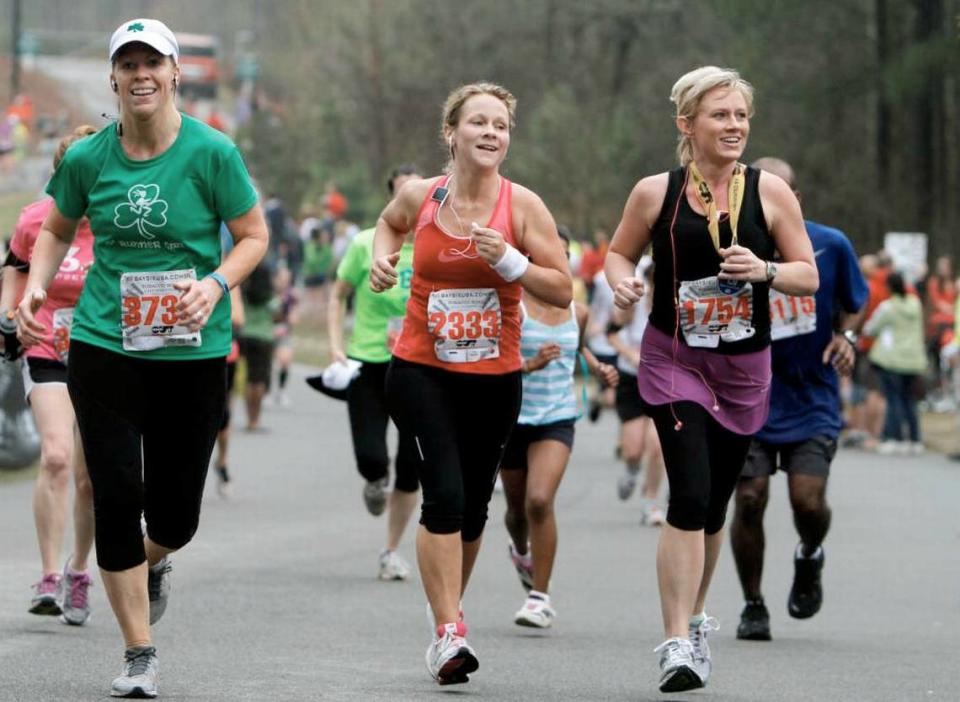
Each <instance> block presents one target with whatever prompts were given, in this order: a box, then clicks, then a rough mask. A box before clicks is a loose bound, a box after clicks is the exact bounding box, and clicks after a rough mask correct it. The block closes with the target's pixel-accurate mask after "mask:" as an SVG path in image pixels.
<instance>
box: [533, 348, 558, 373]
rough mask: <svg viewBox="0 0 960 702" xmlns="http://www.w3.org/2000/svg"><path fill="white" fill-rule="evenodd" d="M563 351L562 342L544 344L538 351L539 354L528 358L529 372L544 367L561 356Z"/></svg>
mask: <svg viewBox="0 0 960 702" xmlns="http://www.w3.org/2000/svg"><path fill="white" fill-rule="evenodd" d="M561 353H562V351H561V350H560V344H555V343H549V344H544V345H543V346H541V347H540V349H539V350H538V351H537V355H536V356H534V357H533V358H531V359H528V360H527V372H528V373H532V372H533V371H538V370H540V369H541V368H544V367H545V366H546V365H547V364H548V363H550V361H553V360H555V359H557V358H560V355H561Z"/></svg>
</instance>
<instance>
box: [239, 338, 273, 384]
mask: <svg viewBox="0 0 960 702" xmlns="http://www.w3.org/2000/svg"><path fill="white" fill-rule="evenodd" d="M240 348H241V350H242V352H243V357H244V358H246V359H247V382H248V383H265V384H266V386H267V389H268V390H269V389H270V368H271V366H272V365H273V342H272V341H263V340H262V339H250V338H244V340H243V344H242V345H241V347H240Z"/></svg>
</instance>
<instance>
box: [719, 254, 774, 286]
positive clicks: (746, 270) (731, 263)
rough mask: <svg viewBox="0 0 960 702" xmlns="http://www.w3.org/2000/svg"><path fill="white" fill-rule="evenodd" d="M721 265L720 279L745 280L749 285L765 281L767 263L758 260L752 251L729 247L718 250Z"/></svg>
mask: <svg viewBox="0 0 960 702" xmlns="http://www.w3.org/2000/svg"><path fill="white" fill-rule="evenodd" d="M720 255H721V256H723V263H721V264H720V275H719V276H718V277H720V278H727V279H730V280H745V281H749V282H751V283H763V282H765V281H766V280H767V262H766V261H764V260H762V259H760V258H758V257H757V255H756V254H755V253H753V251H751V250H750V249H748V248H746V247H743V246H731V247H729V248H726V249H720Z"/></svg>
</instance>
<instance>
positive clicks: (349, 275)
mask: <svg viewBox="0 0 960 702" xmlns="http://www.w3.org/2000/svg"><path fill="white" fill-rule="evenodd" d="M374 231H375V230H373V229H367V230H364V231H362V232H360V233H359V234H357V236H356V237H354V239H353V241H351V242H350V246H349V247H347V251H346V253H345V254H344V255H343V260H342V261H340V265H339V266H338V267H337V278H338V279H340V280H344V281H346V282H348V283H350V285H352V286H353V288H354V290H355V291H356V292H355V295H356V302H355V316H354V319H355V322H354V326H353V336H352V337H350V345H349V346H348V347H347V355H348V356H349V357H350V358H355V359H357V360H358V361H369V362H370V363H385V362H386V361H389V360H390V350H389V348H387V336H388V332H390V333H399V331H400V329H399V324H400V323H401V322H402V320H403V317H404V315H405V314H406V312H407V299H408V298H409V297H410V281H411V279H412V278H413V244H411V243H408V242H404V244H403V247H402V248H401V249H400V260H399V261H398V262H397V274H398V277H399V279H400V280H399V282H398V283H397V284H396V285H395V286H394V287H392V288H390V289H389V290H387V291H385V292H382V293H375V292H373V291H372V290H371V289H370V285H369V280H370V268H371V266H372V265H373V235H374Z"/></svg>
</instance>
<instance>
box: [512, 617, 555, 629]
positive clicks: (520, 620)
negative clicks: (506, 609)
mask: <svg viewBox="0 0 960 702" xmlns="http://www.w3.org/2000/svg"><path fill="white" fill-rule="evenodd" d="M513 623H514V624H516V625H517V626H526V627H529V628H531V629H549V628H550V627H551V626H553V622H552V621H547V623H546V624H541V623H540V622H536V621H534V620H532V619H527V618H526V617H514V619H513Z"/></svg>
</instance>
